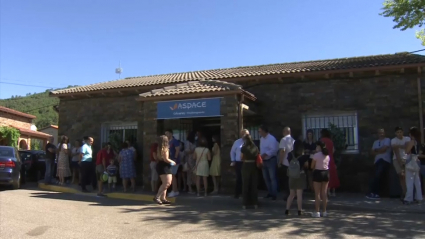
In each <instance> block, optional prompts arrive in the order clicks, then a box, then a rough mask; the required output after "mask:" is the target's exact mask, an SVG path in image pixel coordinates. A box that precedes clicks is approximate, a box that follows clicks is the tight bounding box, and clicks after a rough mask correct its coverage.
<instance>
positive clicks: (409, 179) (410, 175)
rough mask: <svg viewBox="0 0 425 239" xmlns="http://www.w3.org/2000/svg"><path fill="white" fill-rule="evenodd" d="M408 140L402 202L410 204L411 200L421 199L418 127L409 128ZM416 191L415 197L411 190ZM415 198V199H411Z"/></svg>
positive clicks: (419, 133) (419, 134)
mask: <svg viewBox="0 0 425 239" xmlns="http://www.w3.org/2000/svg"><path fill="white" fill-rule="evenodd" d="M409 133H410V139H411V140H410V141H409V142H407V143H406V149H405V152H406V155H407V157H406V162H405V178H406V188H407V191H406V197H405V198H404V200H403V204H406V205H408V204H412V203H413V202H419V201H422V188H421V179H420V177H419V171H420V166H419V160H418V154H419V146H418V140H420V138H421V132H420V131H419V129H418V128H416V127H412V128H410V131H409ZM414 190H415V191H416V195H415V197H413V191H414ZM413 198H415V201H414V200H413Z"/></svg>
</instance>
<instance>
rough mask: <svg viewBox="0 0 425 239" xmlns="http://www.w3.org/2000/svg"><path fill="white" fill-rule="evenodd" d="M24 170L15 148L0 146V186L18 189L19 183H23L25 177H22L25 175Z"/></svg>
mask: <svg viewBox="0 0 425 239" xmlns="http://www.w3.org/2000/svg"><path fill="white" fill-rule="evenodd" d="M24 169H25V168H24V167H23V164H22V161H21V157H20V156H19V152H18V150H17V149H16V148H14V147H11V146H0V185H7V186H12V187H13V188H14V189H18V188H20V187H21V183H25V177H22V175H24V174H25V172H23V170H24Z"/></svg>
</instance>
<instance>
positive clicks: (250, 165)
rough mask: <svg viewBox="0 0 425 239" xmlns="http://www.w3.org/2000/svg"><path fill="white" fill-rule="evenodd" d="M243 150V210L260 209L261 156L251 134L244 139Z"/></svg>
mask: <svg viewBox="0 0 425 239" xmlns="http://www.w3.org/2000/svg"><path fill="white" fill-rule="evenodd" d="M242 139H243V146H242V148H241V160H242V199H243V206H242V208H243V209H246V207H248V206H254V209H257V208H258V166H259V165H257V157H258V156H259V154H260V151H259V150H258V148H257V146H256V145H255V144H254V142H253V141H252V138H251V136H250V135H249V134H247V135H245V136H244V137H243V138H242Z"/></svg>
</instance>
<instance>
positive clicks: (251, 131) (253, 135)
mask: <svg viewBox="0 0 425 239" xmlns="http://www.w3.org/2000/svg"><path fill="white" fill-rule="evenodd" d="M259 128H260V127H259V126H253V127H248V128H247V130H248V131H249V134H250V135H251V138H252V140H260V133H258V129H259Z"/></svg>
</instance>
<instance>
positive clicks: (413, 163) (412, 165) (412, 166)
mask: <svg viewBox="0 0 425 239" xmlns="http://www.w3.org/2000/svg"><path fill="white" fill-rule="evenodd" d="M405 167H406V170H407V171H410V172H414V173H417V172H419V171H420V170H421V168H420V167H419V164H418V155H414V154H411V155H410V159H408V160H406V165H405Z"/></svg>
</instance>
